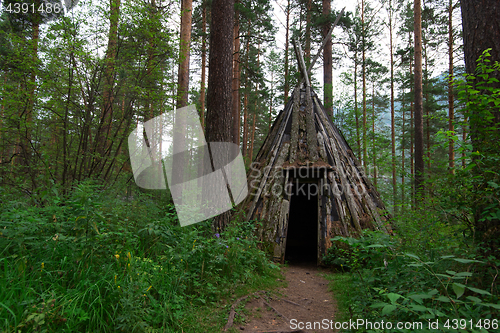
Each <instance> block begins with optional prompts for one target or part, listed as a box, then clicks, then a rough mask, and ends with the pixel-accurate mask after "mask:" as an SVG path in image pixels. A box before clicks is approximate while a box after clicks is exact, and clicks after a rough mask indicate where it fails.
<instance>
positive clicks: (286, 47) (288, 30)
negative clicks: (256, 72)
mask: <svg viewBox="0 0 500 333" xmlns="http://www.w3.org/2000/svg"><path fill="white" fill-rule="evenodd" d="M289 35H290V0H288V1H287V5H286V31H285V105H286V103H287V102H288V92H289V90H290V83H289V81H290V79H289V77H288V75H289V73H288V51H289V44H290V39H289V38H290V37H289Z"/></svg>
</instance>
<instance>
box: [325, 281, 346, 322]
mask: <svg viewBox="0 0 500 333" xmlns="http://www.w3.org/2000/svg"><path fill="white" fill-rule="evenodd" d="M323 277H325V278H326V279H327V280H328V281H330V283H329V285H328V288H329V290H330V291H331V292H332V294H333V297H334V299H335V304H336V312H335V321H336V322H345V321H349V319H350V318H351V315H350V310H349V308H350V306H351V302H352V290H353V288H354V286H353V284H352V276H351V274H349V273H333V274H324V275H323Z"/></svg>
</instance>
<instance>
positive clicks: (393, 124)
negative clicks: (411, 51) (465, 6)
mask: <svg viewBox="0 0 500 333" xmlns="http://www.w3.org/2000/svg"><path fill="white" fill-rule="evenodd" d="M392 43H393V39H392V1H391V0H389V49H390V52H391V143H392V145H391V146H392V196H393V204H394V215H396V214H397V208H396V207H397V206H396V205H397V200H396V196H397V188H398V187H397V179H396V129H395V127H396V122H395V109H394V52H393V45H392Z"/></svg>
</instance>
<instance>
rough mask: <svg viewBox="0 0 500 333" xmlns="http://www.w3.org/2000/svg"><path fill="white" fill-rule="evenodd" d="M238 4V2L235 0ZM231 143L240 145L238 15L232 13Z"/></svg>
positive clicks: (236, 12)
mask: <svg viewBox="0 0 500 333" xmlns="http://www.w3.org/2000/svg"><path fill="white" fill-rule="evenodd" d="M236 3H239V0H236ZM233 34H234V53H233V142H234V143H235V144H237V145H238V146H239V145H240V13H239V11H238V10H235V12H234V31H233Z"/></svg>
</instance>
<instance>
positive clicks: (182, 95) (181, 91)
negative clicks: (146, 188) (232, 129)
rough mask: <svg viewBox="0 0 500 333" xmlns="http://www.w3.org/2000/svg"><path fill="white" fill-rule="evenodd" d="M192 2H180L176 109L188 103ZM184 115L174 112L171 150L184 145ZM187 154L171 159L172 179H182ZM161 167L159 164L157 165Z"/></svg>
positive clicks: (180, 196) (180, 194)
mask: <svg viewBox="0 0 500 333" xmlns="http://www.w3.org/2000/svg"><path fill="white" fill-rule="evenodd" d="M192 9H193V3H192V0H182V2H181V31H180V41H179V69H178V72H177V82H178V83H177V109H180V108H183V107H186V106H187V105H188V93H189V58H190V55H189V49H190V46H191V18H192ZM186 121H187V119H186V115H185V114H184V113H183V112H176V113H175V119H174V124H175V128H174V138H173V143H172V145H173V151H178V152H183V151H184V150H185V146H186V130H187V129H186ZM186 162H187V156H185V155H183V156H182V158H175V159H173V161H172V170H173V171H172V172H173V173H174V174H175V175H174V176H173V178H174V179H177V180H182V179H183V175H184V171H183V170H184V169H185V163H186ZM158 167H161V164H159V165H158ZM181 192H182V190H179V192H178V193H177V202H176V205H177V204H179V205H180V204H182V201H181V200H182V193H181Z"/></svg>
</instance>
